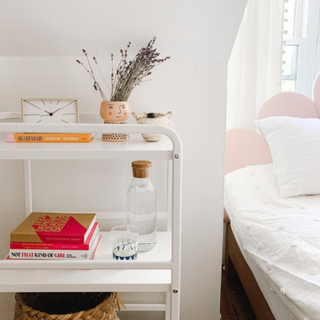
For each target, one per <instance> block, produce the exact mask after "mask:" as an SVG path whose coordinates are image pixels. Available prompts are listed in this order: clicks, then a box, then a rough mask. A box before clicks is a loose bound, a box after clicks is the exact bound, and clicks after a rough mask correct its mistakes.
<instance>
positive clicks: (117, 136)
mask: <svg viewBox="0 0 320 320" xmlns="http://www.w3.org/2000/svg"><path fill="white" fill-rule="evenodd" d="M130 115H131V108H130V104H129V102H127V101H102V102H101V106H100V116H101V118H102V119H103V120H104V123H106V124H126V123H127V120H128V118H129V117H130ZM102 140H103V141H111V142H119V141H128V140H129V134H127V133H103V134H102Z"/></svg>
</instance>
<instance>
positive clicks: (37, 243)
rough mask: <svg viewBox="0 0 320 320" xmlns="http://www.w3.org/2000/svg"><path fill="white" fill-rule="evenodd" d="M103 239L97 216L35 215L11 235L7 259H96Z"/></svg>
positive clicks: (92, 214)
mask: <svg viewBox="0 0 320 320" xmlns="http://www.w3.org/2000/svg"><path fill="white" fill-rule="evenodd" d="M101 238H102V236H101V235H99V225H98V222H96V214H94V213H88V214H82V213H74V214H65V213H40V212H32V213H31V214H30V215H29V216H28V217H27V218H26V219H25V220H24V221H23V222H22V223H21V224H20V225H19V226H18V227H17V228H16V229H15V230H13V231H12V232H11V234H10V252H9V255H8V257H7V259H18V260H21V259H47V260H48V259H52V260H53V259H60V260H61V259H67V260H76V259H79V260H93V259H95V258H96V256H97V252H98V249H99V246H100V243H101Z"/></svg>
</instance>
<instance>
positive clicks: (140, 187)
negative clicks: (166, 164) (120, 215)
mask: <svg viewBox="0 0 320 320" xmlns="http://www.w3.org/2000/svg"><path fill="white" fill-rule="evenodd" d="M151 166H152V163H151V161H144V160H140V161H133V162H132V171H133V178H132V182H131V184H130V186H129V189H128V193H127V214H128V224H129V225H133V226H135V227H137V228H138V229H139V245H138V251H149V250H151V249H152V248H154V246H155V245H156V243H157V195H156V189H155V187H154V186H153V184H152V182H151V179H150V176H149V168H150V167H151Z"/></svg>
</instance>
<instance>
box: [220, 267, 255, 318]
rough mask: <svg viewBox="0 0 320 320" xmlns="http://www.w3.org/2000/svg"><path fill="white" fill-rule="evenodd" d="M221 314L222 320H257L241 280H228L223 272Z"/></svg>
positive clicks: (235, 278) (236, 278)
mask: <svg viewBox="0 0 320 320" xmlns="http://www.w3.org/2000/svg"><path fill="white" fill-rule="evenodd" d="M220 313H221V319H222V320H256V317H255V315H254V313H253V311H252V308H251V306H250V303H249V301H248V298H247V296H246V294H245V292H244V290H243V288H242V285H241V282H240V280H239V278H238V277H233V278H232V280H227V277H226V274H225V272H224V271H223V270H222V279H221V303H220Z"/></svg>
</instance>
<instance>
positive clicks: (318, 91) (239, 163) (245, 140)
mask: <svg viewBox="0 0 320 320" xmlns="http://www.w3.org/2000/svg"><path fill="white" fill-rule="evenodd" d="M319 115H320V73H319V74H318V76H317V77H316V80H315V82H314V84H313V100H311V99H309V98H308V97H307V96H305V95H302V94H299V93H295V92H282V93H279V94H277V95H275V96H274V97H272V98H271V99H269V100H268V101H267V102H265V104H264V105H263V106H262V108H261V110H260V112H259V114H258V117H257V118H258V119H264V118H268V117H273V116H288V117H296V118H320V117H319ZM269 163H272V157H271V153H270V150H269V147H268V145H267V143H266V141H265V140H264V137H263V135H259V134H258V133H257V132H254V131H252V130H248V129H233V130H230V131H228V132H227V134H226V163H225V165H226V173H229V172H232V171H234V170H237V169H241V168H244V167H246V166H248V165H263V164H269ZM224 223H226V252H225V266H226V274H227V279H230V280H231V279H232V277H233V276H234V273H235V272H236V273H237V274H238V277H239V279H240V281H241V283H242V286H243V288H244V290H245V292H246V295H247V297H248V299H249V301H250V304H251V306H252V309H253V311H254V313H255V316H256V318H257V320H275V317H274V315H273V313H272V311H271V309H270V307H269V305H268V303H267V301H266V300H265V298H264V295H263V293H262V291H261V290H260V288H259V285H258V283H257V281H256V279H255V277H254V275H253V273H252V271H251V270H250V268H249V266H248V264H247V263H246V261H245V259H244V257H243V255H242V253H241V250H240V248H239V247H238V244H237V242H236V239H235V237H234V235H233V232H232V230H231V226H230V219H229V217H228V213H227V212H226V211H225V212H224Z"/></svg>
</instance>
